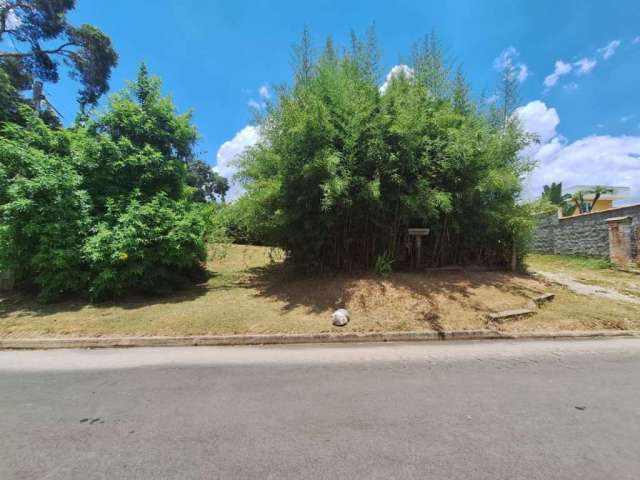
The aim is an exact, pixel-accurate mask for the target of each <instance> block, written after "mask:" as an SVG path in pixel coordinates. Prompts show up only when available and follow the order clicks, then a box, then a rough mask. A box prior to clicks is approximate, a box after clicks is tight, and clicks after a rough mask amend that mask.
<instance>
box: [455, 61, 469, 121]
mask: <svg viewBox="0 0 640 480" xmlns="http://www.w3.org/2000/svg"><path fill="white" fill-rule="evenodd" d="M452 90H453V91H452V94H451V97H452V98H451V102H452V103H453V109H454V110H455V111H456V112H457V113H460V114H462V115H467V114H469V113H471V111H472V109H473V103H472V102H471V99H470V98H469V85H468V84H467V81H466V80H465V78H464V75H463V74H462V68H460V67H459V68H458V70H457V71H456V75H455V77H454V79H453V87H452Z"/></svg>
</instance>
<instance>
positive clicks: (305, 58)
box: [291, 25, 313, 83]
mask: <svg viewBox="0 0 640 480" xmlns="http://www.w3.org/2000/svg"><path fill="white" fill-rule="evenodd" d="M291 63H292V65H293V71H294V77H295V79H296V81H297V82H299V83H304V82H306V81H307V80H309V79H310V78H311V75H312V74H313V45H312V43H311V34H310V33H309V29H308V28H307V26H306V25H305V27H304V29H303V30H302V37H301V38H300V42H299V43H296V44H294V45H293V48H292V51H291Z"/></svg>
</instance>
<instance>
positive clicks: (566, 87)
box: [562, 82, 578, 92]
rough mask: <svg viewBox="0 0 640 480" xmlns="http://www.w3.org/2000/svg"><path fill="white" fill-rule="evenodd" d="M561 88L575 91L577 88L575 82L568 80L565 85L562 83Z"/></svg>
mask: <svg viewBox="0 0 640 480" xmlns="http://www.w3.org/2000/svg"><path fill="white" fill-rule="evenodd" d="M562 89H563V90H564V91H565V92H575V91H576V90H577V89H578V84H577V83H576V82H570V83H567V84H566V85H563V86H562Z"/></svg>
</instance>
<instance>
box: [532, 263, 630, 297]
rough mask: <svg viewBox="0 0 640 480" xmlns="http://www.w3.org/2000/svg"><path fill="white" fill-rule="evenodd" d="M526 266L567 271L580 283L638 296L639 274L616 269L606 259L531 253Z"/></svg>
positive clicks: (535, 268) (547, 270) (550, 270)
mask: <svg viewBox="0 0 640 480" xmlns="http://www.w3.org/2000/svg"><path fill="white" fill-rule="evenodd" d="M527 266H528V267H529V268H530V269H531V270H534V271H535V270H542V271H546V272H563V273H567V274H569V275H571V276H572V277H573V278H575V279H576V280H577V281H579V282H582V283H587V284H590V285H597V286H601V287H607V288H613V289H615V290H618V291H619V292H620V293H624V294H626V295H631V296H636V297H640V274H637V273H629V272H624V271H621V270H618V269H616V268H615V267H613V266H612V265H611V264H610V263H609V262H607V261H606V260H600V259H595V258H586V257H577V256H576V257H573V256H567V255H543V254H532V255H529V256H528V257H527Z"/></svg>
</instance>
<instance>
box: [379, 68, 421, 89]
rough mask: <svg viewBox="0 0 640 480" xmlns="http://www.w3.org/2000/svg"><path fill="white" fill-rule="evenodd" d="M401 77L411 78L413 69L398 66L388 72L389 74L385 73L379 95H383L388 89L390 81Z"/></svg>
mask: <svg viewBox="0 0 640 480" xmlns="http://www.w3.org/2000/svg"><path fill="white" fill-rule="evenodd" d="M401 76H403V77H405V78H413V68H411V67H410V66H408V65H404V64H400V65H396V66H395V67H393V68H392V69H391V70H389V73H387V78H386V79H385V81H384V83H383V84H382V86H381V87H380V93H384V92H386V91H387V88H389V84H390V83H391V80H393V79H394V78H398V77H401Z"/></svg>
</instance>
